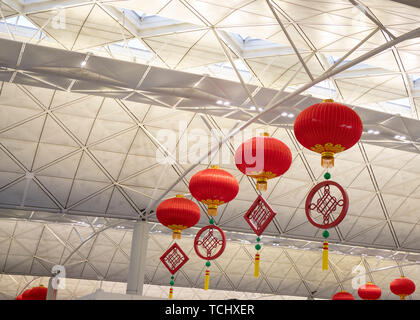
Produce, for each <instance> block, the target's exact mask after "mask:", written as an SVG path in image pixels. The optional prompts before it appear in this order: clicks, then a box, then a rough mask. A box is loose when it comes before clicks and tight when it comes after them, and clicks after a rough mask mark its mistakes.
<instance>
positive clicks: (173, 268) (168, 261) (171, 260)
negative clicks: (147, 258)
mask: <svg viewBox="0 0 420 320" xmlns="http://www.w3.org/2000/svg"><path fill="white" fill-rule="evenodd" d="M188 260H189V259H188V257H187V255H186V254H185V253H184V251H182V249H181V248H180V246H179V245H178V244H177V243H174V244H173V245H172V246H171V247H170V248H169V249H168V250H167V251H166V252H165V253H164V254H163V255H162V256H161V257H160V261H162V263H163V264H164V265H165V267H166V268H167V269H168V270H169V272H170V273H172V274H174V273H175V272H177V271H178V270H179V269H180V268H181V267H182V266H183V265H184V264H185V263H187V261H188Z"/></svg>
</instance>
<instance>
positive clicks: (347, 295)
mask: <svg viewBox="0 0 420 320" xmlns="http://www.w3.org/2000/svg"><path fill="white" fill-rule="evenodd" d="M332 300H354V297H353V295H352V294H351V293H348V292H346V291H344V290H343V291H341V292H337V293H336V294H335V295H334V296H333V297H332Z"/></svg>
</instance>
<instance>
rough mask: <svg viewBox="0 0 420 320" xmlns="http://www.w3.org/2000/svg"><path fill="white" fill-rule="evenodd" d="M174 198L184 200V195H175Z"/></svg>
mask: <svg viewBox="0 0 420 320" xmlns="http://www.w3.org/2000/svg"><path fill="white" fill-rule="evenodd" d="M176 197H177V198H184V195H183V194H177V195H176Z"/></svg>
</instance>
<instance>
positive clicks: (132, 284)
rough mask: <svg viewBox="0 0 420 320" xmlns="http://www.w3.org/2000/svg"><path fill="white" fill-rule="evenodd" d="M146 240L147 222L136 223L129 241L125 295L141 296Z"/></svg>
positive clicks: (147, 232) (147, 237) (147, 238)
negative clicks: (129, 252) (128, 262)
mask: <svg viewBox="0 0 420 320" xmlns="http://www.w3.org/2000/svg"><path fill="white" fill-rule="evenodd" d="M148 240H149V226H148V224H147V221H138V222H136V224H135V226H134V230H133V237H132V240H131V254H130V266H129V269H128V277H127V291H126V292H127V294H136V295H140V296H141V295H143V284H144V273H145V269H146V252H147V242H148Z"/></svg>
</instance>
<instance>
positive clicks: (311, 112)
mask: <svg viewBox="0 0 420 320" xmlns="http://www.w3.org/2000/svg"><path fill="white" fill-rule="evenodd" d="M294 132H295V136H296V139H297V140H298V141H299V143H300V144H301V145H303V146H304V147H305V148H307V149H309V150H312V151H314V152H317V153H319V154H321V165H322V167H324V168H332V167H334V155H335V154H336V153H339V152H342V151H344V150H348V149H350V148H351V147H352V146H353V145H354V144H356V143H357V142H358V141H359V139H360V137H361V135H362V132H363V124H362V120H360V117H359V115H358V114H357V113H356V112H355V111H354V110H352V109H351V108H349V107H347V106H345V105H343V104H340V103H336V102H334V101H333V100H331V99H327V100H324V101H323V102H322V103H317V104H314V105H312V106H310V107H308V108H306V109H305V110H303V111H302V112H301V113H299V115H298V116H297V118H296V121H295V123H294Z"/></svg>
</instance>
